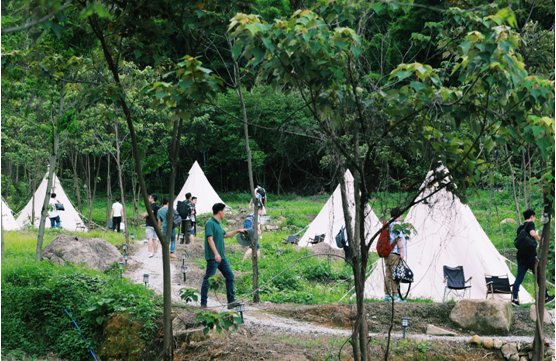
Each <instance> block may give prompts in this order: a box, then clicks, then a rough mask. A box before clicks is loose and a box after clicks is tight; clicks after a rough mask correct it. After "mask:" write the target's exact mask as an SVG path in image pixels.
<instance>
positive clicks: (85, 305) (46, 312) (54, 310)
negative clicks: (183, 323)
mask: <svg viewBox="0 0 556 361" xmlns="http://www.w3.org/2000/svg"><path fill="white" fill-rule="evenodd" d="M159 302H160V301H159V299H158V298H156V297H153V292H152V291H151V290H146V289H145V288H144V287H142V286H140V285H132V284H130V283H128V282H127V281H124V280H121V279H120V278H119V275H117V272H116V274H115V275H106V276H104V275H99V274H94V273H92V272H90V271H85V270H82V269H79V268H75V267H69V266H68V267H59V266H54V265H51V264H49V263H46V262H42V263H25V264H22V265H19V266H12V267H9V268H6V267H3V268H2V314H3V315H4V316H5V317H2V349H3V352H11V353H12V354H15V353H17V352H18V351H19V352H21V353H22V354H26V355H35V356H42V355H45V354H47V353H54V354H56V355H58V356H59V357H61V358H64V359H68V360H85V359H90V357H91V356H90V354H89V348H90V347H92V349H93V350H94V351H95V353H96V354H97V355H102V353H103V352H104V351H103V348H104V342H105V341H106V340H105V337H107V333H106V332H107V325H108V323H109V319H110V318H111V317H114V315H116V314H118V315H121V317H124V318H125V319H126V320H129V321H130V322H134V323H137V327H136V331H135V332H137V334H136V335H133V334H132V333H133V332H134V329H133V328H132V327H129V328H128V329H127V330H124V331H127V332H129V335H128V337H130V338H131V337H138V338H137V340H140V342H139V343H137V344H136V345H135V346H134V347H135V349H133V350H132V349H128V350H127V351H129V352H131V353H134V354H138V355H143V356H142V359H148V358H151V357H152V355H151V356H149V354H150V353H151V352H156V351H155V350H156V349H157V345H156V337H154V336H155V335H156V333H157V330H158V327H159V325H157V322H158V320H157V319H158V318H159V317H160V315H161V307H160V303H159ZM65 310H67V311H68V312H69V313H70V315H71V316H72V317H73V318H74V319H75V321H76V322H77V323H78V325H79V327H80V328H81V331H82V332H83V336H82V335H80V334H79V332H78V331H77V329H76V328H75V326H74V325H73V324H72V321H71V319H70V318H69V317H68V316H67V314H66V313H65ZM129 359H139V358H129Z"/></svg>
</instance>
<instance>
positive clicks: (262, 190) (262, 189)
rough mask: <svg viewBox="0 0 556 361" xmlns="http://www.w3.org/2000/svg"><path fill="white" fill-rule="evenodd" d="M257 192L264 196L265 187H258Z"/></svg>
mask: <svg viewBox="0 0 556 361" xmlns="http://www.w3.org/2000/svg"><path fill="white" fill-rule="evenodd" d="M257 193H259V194H260V195H261V197H262V198H264V197H265V196H266V190H265V189H264V188H263V187H259V188H257Z"/></svg>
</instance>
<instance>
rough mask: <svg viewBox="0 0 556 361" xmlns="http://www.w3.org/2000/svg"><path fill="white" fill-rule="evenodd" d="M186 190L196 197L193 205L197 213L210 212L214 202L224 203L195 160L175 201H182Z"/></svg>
mask: <svg viewBox="0 0 556 361" xmlns="http://www.w3.org/2000/svg"><path fill="white" fill-rule="evenodd" d="M188 192H189V193H191V195H192V196H194V197H197V204H196V205H195V210H196V211H197V214H203V213H212V206H213V205H214V204H215V203H224V202H223V201H222V199H221V198H220V197H219V196H218V194H217V193H216V191H215V190H214V188H212V186H211V185H210V182H209V181H208V179H207V177H206V176H205V173H204V172H203V170H202V169H201V166H199V163H197V161H195V163H193V165H192V166H191V169H190V170H189V176H188V177H187V180H186V181H185V184H184V185H183V187H182V189H181V191H180V193H179V194H178V196H177V197H176V202H177V201H183V200H184V199H185V194H186V193H188Z"/></svg>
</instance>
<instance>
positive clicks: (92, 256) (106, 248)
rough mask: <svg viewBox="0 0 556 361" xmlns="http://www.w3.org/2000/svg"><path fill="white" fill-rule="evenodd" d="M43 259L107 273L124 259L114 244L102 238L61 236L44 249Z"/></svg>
mask: <svg viewBox="0 0 556 361" xmlns="http://www.w3.org/2000/svg"><path fill="white" fill-rule="evenodd" d="M43 258H44V259H46V260H48V261H50V262H52V263H57V264H67V263H72V264H76V265H83V266H85V267H88V268H92V269H95V270H99V271H103V272H104V271H107V270H109V269H110V268H112V267H113V266H114V263H117V262H123V257H122V255H121V253H120V251H118V249H117V248H116V247H115V246H113V245H112V244H110V243H108V242H106V241H105V240H103V239H100V238H86V237H81V236H67V235H59V236H57V237H56V238H54V240H53V241H52V242H51V243H50V244H49V245H48V246H47V247H46V248H45V249H44V252H43Z"/></svg>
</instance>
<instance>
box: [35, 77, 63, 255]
mask: <svg viewBox="0 0 556 361" xmlns="http://www.w3.org/2000/svg"><path fill="white" fill-rule="evenodd" d="M64 96H65V83H64V82H62V85H61V89H60V101H59V104H58V116H61V115H62V112H63V110H64ZM50 122H51V127H52V149H51V153H50V156H49V157H48V181H47V184H46V193H45V195H44V201H43V204H42V211H41V220H40V222H39V233H38V234H37V249H36V251H35V261H37V262H39V261H40V260H41V258H42V243H43V240H44V230H45V223H46V218H47V217H48V205H49V199H50V191H51V190H52V183H53V181H54V171H55V170H56V161H57V160H58V148H59V142H60V139H59V134H58V129H57V127H56V121H55V119H54V116H53V115H51V116H50ZM33 203H34V202H33ZM34 220H35V219H34V218H33V224H34Z"/></svg>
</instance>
